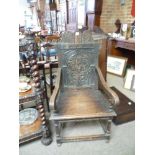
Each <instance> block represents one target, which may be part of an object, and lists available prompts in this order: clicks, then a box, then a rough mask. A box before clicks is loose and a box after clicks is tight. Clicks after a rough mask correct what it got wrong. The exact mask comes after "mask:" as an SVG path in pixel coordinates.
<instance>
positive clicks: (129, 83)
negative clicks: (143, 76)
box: [124, 69, 135, 91]
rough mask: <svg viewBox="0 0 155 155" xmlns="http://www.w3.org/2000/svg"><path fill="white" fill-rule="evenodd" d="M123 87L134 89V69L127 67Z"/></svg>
mask: <svg viewBox="0 0 155 155" xmlns="http://www.w3.org/2000/svg"><path fill="white" fill-rule="evenodd" d="M124 88H126V89H129V90H132V91H135V70H134V69H128V70H127V72H126V75H125V82H124Z"/></svg>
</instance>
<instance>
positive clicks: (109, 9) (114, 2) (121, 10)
mask: <svg viewBox="0 0 155 155" xmlns="http://www.w3.org/2000/svg"><path fill="white" fill-rule="evenodd" d="M131 7H132V0H125V5H121V4H120V0H103V5H102V14H101V17H100V27H101V28H102V29H103V31H105V32H115V31H116V27H115V24H114V23H115V21H116V19H118V18H119V19H120V21H121V23H132V22H133V21H134V18H133V17H132V16H131Z"/></svg>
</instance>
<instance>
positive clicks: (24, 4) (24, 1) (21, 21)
mask: <svg viewBox="0 0 155 155" xmlns="http://www.w3.org/2000/svg"><path fill="white" fill-rule="evenodd" d="M27 7H28V3H27V0H19V24H20V25H25V17H24V11H26V10H27Z"/></svg>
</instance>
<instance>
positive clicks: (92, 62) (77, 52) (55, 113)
mask: <svg viewBox="0 0 155 155" xmlns="http://www.w3.org/2000/svg"><path fill="white" fill-rule="evenodd" d="M63 38H64V39H65V40H63ZM56 49H57V52H58V57H59V68H58V76H57V82H56V85H55V88H54V91H53V94H52V96H51V98H50V108H51V117H50V120H53V121H54V126H55V129H56V140H57V144H61V143H63V142H70V141H81V140H97V139H104V138H105V139H107V140H108V141H109V139H110V132H111V129H110V126H111V121H112V118H113V117H114V116H116V113H115V111H114V110H113V106H114V105H117V104H118V103H119V99H118V96H117V95H116V94H115V93H114V92H113V91H112V90H111V89H110V88H109V87H108V86H107V84H106V82H105V80H104V78H103V76H102V73H101V71H100V69H99V67H98V53H99V43H97V42H94V40H93V38H92V35H91V33H90V31H85V32H84V33H83V34H80V35H79V38H78V39H77V38H75V35H74V34H72V33H71V32H65V33H64V37H63V36H62V42H60V43H59V44H58V45H57V46H56ZM96 120H99V121H100V123H101V124H102V127H103V130H104V134H99V135H98V134H96V135H87V136H74V137H65V136H63V135H62V129H63V128H62V125H63V124H64V123H69V122H81V121H96Z"/></svg>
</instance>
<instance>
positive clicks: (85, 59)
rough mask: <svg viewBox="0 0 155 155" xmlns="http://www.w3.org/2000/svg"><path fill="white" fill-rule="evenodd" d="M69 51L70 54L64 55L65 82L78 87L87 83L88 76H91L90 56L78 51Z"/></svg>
mask: <svg viewBox="0 0 155 155" xmlns="http://www.w3.org/2000/svg"><path fill="white" fill-rule="evenodd" d="M78 53H79V51H78V52H75V51H71V52H70V54H71V55H70V56H69V57H66V66H67V70H66V73H67V77H68V79H67V83H68V84H69V85H75V86H76V87H78V86H79V87H80V86H83V85H88V84H89V81H88V80H89V77H90V76H91V66H90V62H89V61H90V59H89V58H90V56H89V54H85V53H82V52H80V54H78Z"/></svg>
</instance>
